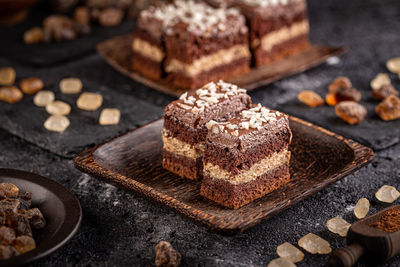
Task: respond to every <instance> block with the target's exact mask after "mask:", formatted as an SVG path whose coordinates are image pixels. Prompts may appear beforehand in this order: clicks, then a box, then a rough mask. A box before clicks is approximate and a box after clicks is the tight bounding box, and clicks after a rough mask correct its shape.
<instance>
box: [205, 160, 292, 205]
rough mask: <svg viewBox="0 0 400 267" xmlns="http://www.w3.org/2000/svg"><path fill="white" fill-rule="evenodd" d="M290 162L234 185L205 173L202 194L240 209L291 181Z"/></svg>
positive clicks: (219, 202)
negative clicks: (253, 178) (248, 180)
mask: <svg viewBox="0 0 400 267" xmlns="http://www.w3.org/2000/svg"><path fill="white" fill-rule="evenodd" d="M289 179H290V174H289V163H287V164H284V165H282V166H280V167H277V168H275V169H273V170H271V171H268V172H266V173H265V174H263V175H260V176H258V177H257V178H256V179H255V180H253V181H250V182H247V183H242V184H238V185H234V184H231V183H229V182H228V181H225V180H220V179H214V178H213V177H210V176H208V175H205V176H204V177H203V180H202V184H201V189H200V195H202V196H204V197H206V198H208V199H211V200H213V201H215V202H217V203H218V204H221V205H223V206H225V207H228V208H232V209H238V208H240V207H242V206H244V205H246V204H248V203H250V202H252V201H254V200H255V199H257V198H260V197H262V196H264V195H266V194H268V193H270V192H272V191H274V190H276V189H277V188H279V187H281V186H282V185H284V184H286V183H287V182H289Z"/></svg>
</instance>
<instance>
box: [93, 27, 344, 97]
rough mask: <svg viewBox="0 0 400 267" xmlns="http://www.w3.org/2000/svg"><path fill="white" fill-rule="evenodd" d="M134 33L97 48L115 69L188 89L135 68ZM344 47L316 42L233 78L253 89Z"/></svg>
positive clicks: (173, 90)
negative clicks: (147, 74) (298, 51)
mask: <svg viewBox="0 0 400 267" xmlns="http://www.w3.org/2000/svg"><path fill="white" fill-rule="evenodd" d="M132 38H133V37H132V34H127V35H121V36H117V37H114V38H111V39H108V40H106V41H103V42H101V43H99V44H98V45H97V51H98V52H99V54H100V55H101V56H102V57H103V58H104V59H105V60H106V62H108V63H109V64H110V65H111V66H112V67H113V68H114V69H116V70H117V71H119V72H120V73H122V74H124V75H126V76H128V77H129V78H131V79H132V80H134V81H137V82H140V83H142V84H144V85H146V86H148V87H151V88H153V89H155V90H158V91H161V92H163V93H166V94H168V95H172V96H179V95H181V94H182V93H183V92H185V91H186V90H187V89H182V88H177V87H174V86H173V85H171V84H170V83H168V82H167V81H166V80H165V79H162V80H157V81H156V80H151V79H148V78H146V77H143V76H142V75H140V74H139V73H138V72H135V71H133V70H132V67H131V65H132V57H133V55H132V54H133V53H132ZM346 51H347V49H346V48H344V47H337V48H334V47H328V46H317V45H313V46H311V47H310V48H309V49H308V50H306V51H303V52H301V53H299V54H296V55H293V56H290V57H288V58H285V59H282V60H280V61H278V62H275V63H272V64H269V65H268V66H265V67H259V68H252V69H251V71H250V72H248V73H246V74H243V75H241V76H237V77H235V78H233V79H230V80H229V82H231V83H234V84H237V85H239V86H241V87H243V88H246V89H247V90H253V89H255V88H258V87H260V86H263V85H267V84H270V83H272V82H274V81H277V80H280V79H282V78H284V77H288V76H290V75H293V74H296V73H300V72H303V71H305V70H308V69H311V68H313V67H315V66H317V65H320V64H322V63H324V62H325V61H326V60H327V59H328V58H329V57H332V56H337V55H340V54H343V53H344V52H346Z"/></svg>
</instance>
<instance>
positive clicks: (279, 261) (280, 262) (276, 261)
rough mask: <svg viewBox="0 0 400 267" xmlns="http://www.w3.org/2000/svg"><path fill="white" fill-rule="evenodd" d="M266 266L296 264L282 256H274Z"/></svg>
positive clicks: (290, 266) (291, 266)
mask: <svg viewBox="0 0 400 267" xmlns="http://www.w3.org/2000/svg"><path fill="white" fill-rule="evenodd" d="M268 267H296V264H294V263H293V262H291V261H289V260H287V259H284V258H276V259H273V260H272V261H270V262H269V263H268Z"/></svg>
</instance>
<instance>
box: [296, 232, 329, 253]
mask: <svg viewBox="0 0 400 267" xmlns="http://www.w3.org/2000/svg"><path fill="white" fill-rule="evenodd" d="M298 245H299V246H300V247H302V248H304V249H305V250H306V251H308V252H310V253H311V254H316V253H318V254H329V253H331V252H332V248H331V246H330V245H329V243H328V242H327V241H326V240H324V239H322V238H321V237H319V236H317V235H315V234H313V233H309V234H307V235H305V236H303V237H302V238H300V240H299V242H298Z"/></svg>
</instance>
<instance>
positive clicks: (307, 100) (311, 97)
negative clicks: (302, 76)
mask: <svg viewBox="0 0 400 267" xmlns="http://www.w3.org/2000/svg"><path fill="white" fill-rule="evenodd" d="M297 99H298V100H299V101H300V102H302V103H304V104H306V105H307V106H309V107H319V106H322V105H324V104H325V102H324V100H323V99H322V97H320V96H319V95H318V94H317V93H316V92H314V91H311V90H304V91H301V92H300V93H299V94H298V95H297Z"/></svg>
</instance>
